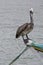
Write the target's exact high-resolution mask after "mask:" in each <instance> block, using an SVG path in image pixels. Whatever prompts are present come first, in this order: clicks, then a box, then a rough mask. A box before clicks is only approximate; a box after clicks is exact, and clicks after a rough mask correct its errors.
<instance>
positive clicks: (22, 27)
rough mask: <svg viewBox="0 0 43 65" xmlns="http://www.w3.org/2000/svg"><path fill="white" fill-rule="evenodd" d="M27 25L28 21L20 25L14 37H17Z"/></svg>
mask: <svg viewBox="0 0 43 65" xmlns="http://www.w3.org/2000/svg"><path fill="white" fill-rule="evenodd" d="M27 26H28V23H25V24H23V25H22V26H20V27H19V28H18V30H17V32H16V37H19V35H21V33H22V31H24V30H25V29H26V27H27Z"/></svg>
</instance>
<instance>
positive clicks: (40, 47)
mask: <svg viewBox="0 0 43 65" xmlns="http://www.w3.org/2000/svg"><path fill="white" fill-rule="evenodd" d="M27 46H31V47H33V48H34V49H35V50H37V51H40V52H43V43H37V42H36V41H33V40H29V43H27Z"/></svg>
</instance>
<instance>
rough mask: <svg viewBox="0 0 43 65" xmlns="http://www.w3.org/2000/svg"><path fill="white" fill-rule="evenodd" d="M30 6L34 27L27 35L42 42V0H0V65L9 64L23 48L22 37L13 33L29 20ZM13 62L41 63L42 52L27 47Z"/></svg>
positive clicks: (38, 64) (35, 64)
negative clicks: (32, 11) (17, 36)
mask: <svg viewBox="0 0 43 65" xmlns="http://www.w3.org/2000/svg"><path fill="white" fill-rule="evenodd" d="M31 7H32V8H33V9H34V16H33V17H34V29H33V31H32V32H31V33H30V34H29V35H28V36H29V37H30V38H31V39H33V40H35V41H36V42H38V43H43V0H0V65H9V63H10V62H11V61H12V60H13V59H14V58H15V57H16V56H17V55H18V54H19V53H20V51H21V50H23V49H24V48H25V45H24V43H23V40H22V38H21V37H20V38H19V39H16V38H15V34H16V31H17V28H18V27H19V26H20V25H22V24H23V23H26V22H28V21H30V20H29V9H30V8H31ZM27 53H28V54H27ZM24 58H26V59H24ZM15 64H16V65H31V64H33V65H43V53H41V52H39V53H38V52H37V51H35V50H34V49H33V48H29V49H28V50H27V51H26V52H25V53H24V54H23V55H22V56H21V57H20V58H19V59H18V60H17V61H16V62H15V63H14V64H13V65H15Z"/></svg>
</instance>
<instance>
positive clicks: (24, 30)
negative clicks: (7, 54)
mask: <svg viewBox="0 0 43 65" xmlns="http://www.w3.org/2000/svg"><path fill="white" fill-rule="evenodd" d="M29 12H30V23H25V24H23V25H21V26H20V27H19V28H18V29H17V32H16V38H19V37H20V36H22V37H23V38H24V35H25V36H26V38H27V39H29V38H28V35H27V34H28V33H30V32H31V31H32V30H33V27H34V23H33V8H31V9H30V11H29Z"/></svg>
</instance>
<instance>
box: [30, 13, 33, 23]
mask: <svg viewBox="0 0 43 65" xmlns="http://www.w3.org/2000/svg"><path fill="white" fill-rule="evenodd" d="M30 22H31V23H33V14H31V13H30Z"/></svg>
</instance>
